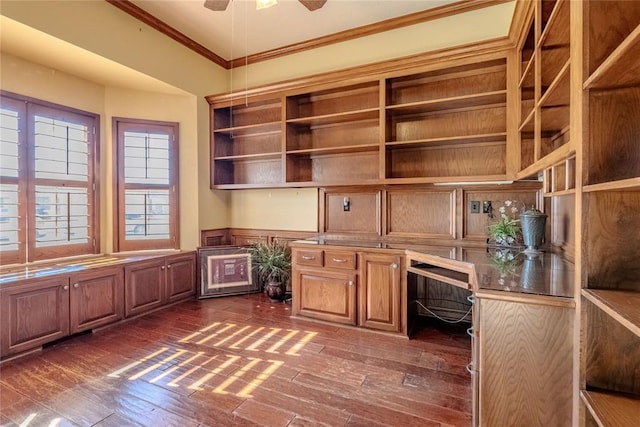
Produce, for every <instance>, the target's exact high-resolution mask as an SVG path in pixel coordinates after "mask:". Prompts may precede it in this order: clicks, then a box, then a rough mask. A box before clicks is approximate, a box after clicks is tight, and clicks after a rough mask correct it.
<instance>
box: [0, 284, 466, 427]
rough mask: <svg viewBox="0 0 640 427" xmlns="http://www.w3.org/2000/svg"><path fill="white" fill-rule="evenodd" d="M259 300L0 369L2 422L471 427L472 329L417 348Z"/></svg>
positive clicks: (448, 330)
mask: <svg viewBox="0 0 640 427" xmlns="http://www.w3.org/2000/svg"><path fill="white" fill-rule="evenodd" d="M289 313H290V306H289V305H287V304H283V303H270V302H269V300H268V299H266V298H265V297H264V296H263V295H261V294H254V295H248V296H246V295H245V296H236V297H226V298H215V299H207V300H201V301H189V302H186V303H181V304H179V305H175V306H173V307H170V308H167V309H165V310H162V311H159V312H156V313H152V314H149V315H147V316H144V317H142V318H139V319H135V320H132V321H130V322H127V323H125V324H122V325H118V326H115V327H110V328H108V329H105V330H103V331H99V332H96V333H93V334H91V333H89V334H85V335H81V336H76V337H73V338H71V339H67V340H65V341H62V342H58V343H55V344H54V345H51V346H49V347H47V348H45V349H44V350H43V351H42V352H41V353H37V354H35V355H30V356H26V357H23V358H20V359H17V360H13V361H9V362H7V363H4V364H3V365H2V366H0V414H1V416H0V423H1V425H2V426H5V425H7V426H12V425H19V426H49V425H61V426H63V425H85V426H91V425H96V426H118V427H122V426H135V425H141V426H154V427H155V426H169V425H173V426H180V427H183V426H228V425H241V426H251V425H263V426H310V425H330V426H368V427H369V426H381V425H387V426H422V427H425V426H438V425H442V426H444V425H447V426H448V425H455V426H468V425H470V424H471V380H470V376H469V374H468V373H467V372H466V370H465V366H466V365H467V363H468V361H469V358H470V354H471V350H470V339H469V337H468V336H467V335H466V333H465V329H464V328H465V327H466V325H465V326H463V325H459V326H448V325H443V324H442V323H435V322H433V323H429V324H427V325H425V326H424V327H422V328H421V329H420V330H419V332H417V333H416V336H415V338H413V339H411V340H407V339H404V338H397V337H390V336H385V335H380V334H376V333H371V332H367V331H360V330H355V329H352V328H343V327H336V326H332V325H325V324H318V323H315V322H309V321H304V320H295V319H290V317H289Z"/></svg>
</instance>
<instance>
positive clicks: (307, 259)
mask: <svg viewBox="0 0 640 427" xmlns="http://www.w3.org/2000/svg"><path fill="white" fill-rule="evenodd" d="M302 259H303V260H305V261H311V260H312V259H316V257H314V256H309V255H302Z"/></svg>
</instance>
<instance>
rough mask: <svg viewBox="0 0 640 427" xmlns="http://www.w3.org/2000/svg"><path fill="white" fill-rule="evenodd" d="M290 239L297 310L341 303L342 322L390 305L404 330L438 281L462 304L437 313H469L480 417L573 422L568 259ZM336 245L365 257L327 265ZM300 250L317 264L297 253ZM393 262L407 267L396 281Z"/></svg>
mask: <svg viewBox="0 0 640 427" xmlns="http://www.w3.org/2000/svg"><path fill="white" fill-rule="evenodd" d="M291 246H292V250H293V255H294V256H293V258H294V277H293V313H294V315H299V316H303V317H304V316H306V312H305V311H304V310H300V308H301V303H300V300H301V299H302V300H304V301H303V304H302V307H305V306H307V307H311V310H309V311H308V313H311V317H318V318H323V319H324V320H332V319H331V317H326V316H325V317H322V316H323V315H324V314H326V310H334V311H340V310H344V312H345V314H344V315H341V316H337V317H336V318H338V319H347V318H348V319H349V321H348V322H347V321H343V322H342V323H348V324H350V325H353V326H359V327H368V326H367V324H366V323H363V322H361V321H358V319H362V313H360V311H362V310H365V311H366V310H367V309H368V310H370V307H371V306H376V305H377V306H378V307H383V310H381V311H380V312H379V313H381V316H382V317H385V316H386V317H387V318H392V317H393V316H396V315H399V316H400V320H399V322H400V323H399V324H400V325H401V328H398V329H395V331H396V332H398V333H399V335H400V334H401V335H404V336H407V335H408V334H409V331H410V328H409V327H408V325H409V324H410V322H411V319H410V318H411V316H412V314H416V307H417V306H419V305H420V304H423V301H422V299H423V297H424V295H425V294H426V293H425V291H424V289H425V288H429V287H431V286H432V285H433V286H434V287H438V286H439V287H441V288H442V289H444V290H445V291H444V292H447V293H448V295H447V298H452V296H454V297H457V298H453V299H458V300H459V301H456V304H461V305H460V307H457V308H456V307H455V306H453V305H449V306H447V304H444V305H443V306H442V307H440V312H436V314H438V313H439V314H444V315H448V317H449V318H454V317H455V315H456V313H457V314H461V315H460V317H459V320H465V321H469V320H471V327H470V328H469V329H468V332H469V334H470V335H471V343H472V344H471V345H472V358H471V360H470V363H469V366H468V370H469V372H470V374H471V378H472V382H473V400H474V411H473V414H474V425H545V426H546V425H554V426H556V425H557V426H564V425H570V424H571V419H572V417H571V411H572V379H573V375H572V370H573V356H572V355H573V348H572V346H573V330H574V314H575V313H574V311H575V302H574V299H573V298H574V288H573V283H574V266H573V263H572V262H571V261H570V260H568V259H566V258H565V257H563V256H562V255H560V254H555V253H550V252H542V253H534V254H527V253H524V252H522V251H519V250H517V249H513V248H511V249H504V248H492V247H463V246H433V245H420V244H416V243H402V242H394V243H389V242H383V241H343V240H328V239H322V238H316V239H310V240H304V241H297V242H293V243H292V244H291ZM314 251H315V252H314ZM332 251H342V252H348V253H353V254H354V256H356V259H357V260H358V263H356V265H354V266H352V267H351V269H350V270H349V272H348V273H347V274H344V272H343V273H342V274H340V272H336V271H333V270H332V269H326V268H325V267H324V265H325V264H323V258H322V257H323V254H326V253H331V252H332ZM303 252H304V253H305V254H306V256H307V258H310V257H313V261H314V262H315V263H316V264H315V265H313V266H307V265H304V263H300V262H299V260H298V261H296V259H297V257H296V254H301V253H303ZM312 253H313V254H315V255H312ZM385 256H386V258H385ZM373 257H376V258H375V259H376V260H377V261H378V264H376V265H375V268H372V264H371V262H370V261H371V259H373ZM397 259H401V260H402V264H401V265H400V266H398V265H397V261H396V260H397ZM366 260H369V262H366ZM365 262H366V264H363V263H365ZM385 263H386V264H385ZM394 272H397V273H399V274H400V278H399V279H398V280H395V281H394V280H393V279H392V278H393V277H394V276H393V273H394ZM440 292H443V291H440ZM372 293H373V295H372ZM376 293H377V294H379V295H377V294H376ZM316 296H317V297H320V296H322V298H324V300H320V299H317V300H316V299H315V298H316ZM328 296H329V297H328ZM358 301H359V303H356V302H358ZM449 302H451V301H449ZM463 304H466V305H464V306H463ZM394 307H396V308H397V309H398V310H399V313H397V310H396V309H395V308H394ZM467 307H468V309H467ZM323 310H325V311H323ZM354 311H356V312H357V313H356V312H354ZM468 313H470V314H471V316H467V314H468ZM347 314H349V315H350V317H348V316H347ZM418 314H419V313H418ZM368 315H369V317H371V313H370V311H369V314H368ZM469 317H470V318H469ZM391 330H392V329H390V331H391Z"/></svg>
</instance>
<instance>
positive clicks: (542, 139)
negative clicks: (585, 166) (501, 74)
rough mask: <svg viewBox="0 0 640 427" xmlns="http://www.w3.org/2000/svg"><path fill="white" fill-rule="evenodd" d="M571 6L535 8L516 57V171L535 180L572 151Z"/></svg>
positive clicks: (553, 2) (552, 1) (556, 3)
mask: <svg viewBox="0 0 640 427" xmlns="http://www.w3.org/2000/svg"><path fill="white" fill-rule="evenodd" d="M570 3H571V2H570V1H568V0H544V1H539V2H536V3H535V10H534V13H533V15H532V17H531V20H530V21H529V24H528V28H527V32H526V36H525V37H524V40H523V43H522V46H521V47H520V49H519V55H520V67H521V72H520V82H519V92H520V105H521V111H520V126H519V129H518V130H519V140H520V168H519V172H518V173H517V174H516V177H517V178H518V179H521V178H527V177H531V176H535V175H537V174H539V173H540V172H541V171H543V170H544V169H545V168H549V167H551V166H553V165H555V164H557V163H558V162H561V161H563V160H564V159H566V158H567V157H568V156H570V155H572V154H573V152H574V151H575V149H574V147H573V145H572V143H571V138H570V99H571V91H570V83H571V81H570V80H571V79H570V71H571V56H570V41H571V40H570V25H569V24H570V19H569V18H570Z"/></svg>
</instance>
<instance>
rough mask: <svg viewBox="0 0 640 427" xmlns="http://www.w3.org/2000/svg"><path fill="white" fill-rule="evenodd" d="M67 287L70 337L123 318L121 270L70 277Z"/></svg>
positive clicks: (97, 270) (113, 268)
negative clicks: (68, 288)
mask: <svg viewBox="0 0 640 427" xmlns="http://www.w3.org/2000/svg"><path fill="white" fill-rule="evenodd" d="M70 283H71V292H70V295H69V298H70V308H69V320H70V322H71V324H70V329H71V333H76V332H80V331H84V330H86V329H91V328H95V327H98V326H102V325H106V324H108V323H112V322H115V321H118V320H120V319H122V318H123V317H124V269H123V268H122V266H116V267H105V268H100V269H96V270H88V271H85V272H82V273H78V274H73V275H71V276H70Z"/></svg>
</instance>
